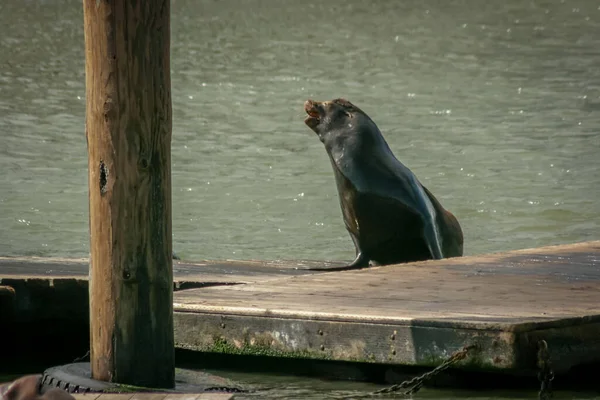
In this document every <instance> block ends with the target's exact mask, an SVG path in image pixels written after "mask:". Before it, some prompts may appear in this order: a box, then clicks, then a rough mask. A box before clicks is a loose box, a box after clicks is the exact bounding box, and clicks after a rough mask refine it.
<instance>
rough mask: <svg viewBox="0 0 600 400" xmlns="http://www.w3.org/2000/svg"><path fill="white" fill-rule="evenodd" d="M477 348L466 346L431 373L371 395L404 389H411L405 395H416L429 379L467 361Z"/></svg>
mask: <svg viewBox="0 0 600 400" xmlns="http://www.w3.org/2000/svg"><path fill="white" fill-rule="evenodd" d="M476 348H477V346H476V345H469V346H465V347H463V348H462V349H460V350H458V351H456V352H454V353H453V354H452V355H451V356H450V357H448V359H447V360H446V361H444V362H443V363H441V364H440V365H438V366H437V367H436V368H434V369H432V370H431V371H429V372H426V373H424V374H423V375H420V376H416V377H414V378H412V379H409V380H406V381H404V382H402V383H399V384H397V385H392V386H390V387H387V388H383V389H380V390H377V391H375V392H373V393H371V395H374V396H379V395H383V394H389V393H396V392H399V391H401V390H403V389H407V388H409V389H408V390H406V391H404V392H402V394H403V395H405V396H410V395H412V394H415V393H417V392H418V391H419V390H420V389H421V387H423V384H424V383H425V382H427V381H428V380H429V379H431V378H433V377H434V376H436V375H437V374H439V373H440V372H442V371H444V370H446V369H448V368H449V367H450V366H451V365H452V364H455V363H457V362H458V361H461V360H463V359H465V358H466V357H467V355H469V352H470V351H472V350H475V349H476Z"/></svg>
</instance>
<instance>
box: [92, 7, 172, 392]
mask: <svg viewBox="0 0 600 400" xmlns="http://www.w3.org/2000/svg"><path fill="white" fill-rule="evenodd" d="M83 8H84V23H85V54H86V66H85V70H86V103H87V107H86V136H87V141H88V152H89V164H88V168H89V201H90V247H91V249H90V280H91V282H90V336H91V368H92V377H93V378H94V379H98V380H103V381H112V382H119V383H126V384H131V385H140V386H149V387H164V388H167V387H173V386H174V374H175V372H174V344H173V342H174V339H173V292H172V288H173V286H172V281H173V265H172V260H171V250H172V243H171V80H170V54H169V52H170V43H169V42H170V25H169V17H170V15H169V14H170V0H146V1H139V0H83Z"/></svg>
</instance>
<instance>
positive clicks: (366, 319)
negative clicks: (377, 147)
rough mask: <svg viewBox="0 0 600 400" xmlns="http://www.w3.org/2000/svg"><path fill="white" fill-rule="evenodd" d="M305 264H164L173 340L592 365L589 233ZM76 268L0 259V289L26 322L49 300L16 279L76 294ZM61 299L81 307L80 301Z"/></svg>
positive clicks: (300, 352) (597, 314) (593, 256)
mask: <svg viewBox="0 0 600 400" xmlns="http://www.w3.org/2000/svg"><path fill="white" fill-rule="evenodd" d="M310 265H323V264H322V263H314V262H313V263H312V264H311V263H309V262H272V263H267V262H258V261H252V262H244V261H236V262H232V261H227V262H220V263H214V262H202V263H195V264H189V263H175V264H174V269H175V288H178V289H180V290H177V291H176V292H175V294H174V310H175V320H174V322H175V341H176V346H177V347H178V348H183V349H191V350H198V351H205V352H217V353H219V352H221V353H230V354H241V355H267V356H274V357H288V358H289V357H292V358H310V359H318V360H340V361H357V362H367V363H380V364H388V365H418V366H434V365H438V364H440V363H441V362H442V361H443V360H445V359H446V358H447V357H448V356H449V355H450V354H452V353H453V352H454V351H456V350H459V349H461V348H463V346H468V345H473V344H474V345H476V346H477V350H476V351H475V352H473V353H472V355H471V356H470V357H468V358H467V359H466V360H465V361H463V362H461V363H460V364H459V365H458V366H459V367H462V368H467V369H474V370H492V371H493V370H495V371H504V372H509V373H513V372H514V373H517V374H523V373H526V374H529V373H534V372H535V371H536V352H537V348H538V343H539V342H540V341H541V340H545V341H546V342H547V343H548V347H549V350H550V355H551V357H552V364H553V367H554V369H555V371H556V372H561V371H567V370H568V369H569V368H571V367H573V366H577V365H581V364H586V363H598V362H600V241H594V242H586V243H579V244H573V245H562V246H553V247H543V248H536V249H526V250H520V251H513V252H507V253H498V254H489V255H484V256H476V257H475V256H474V257H462V258H454V259H445V260H439V261H428V262H421V263H410V264H403V265H394V266H385V267H372V268H367V269H363V270H358V271H344V272H321V271H319V272H318V273H317V272H312V271H309V270H307V269H306V268H307V267H308V266H310ZM86 276H87V261H86V260H62V259H60V260H59V259H31V258H19V259H14V258H0V285H8V286H11V287H13V288H14V289H15V293H16V297H17V300H18V299H19V296H20V292H21V296H23V295H25V293H27V295H28V296H29V299H28V302H24V301H16V304H17V312H25V313H27V312H29V313H30V314H31V315H30V318H34V317H35V315H34V314H35V313H39V312H41V311H40V310H42V309H44V307H46V308H48V307H53V306H55V305H56V304H61V302H58V303H57V302H54V303H53V302H49V301H48V297H47V296H49V295H48V294H46V297H44V299H45V300H44V301H40V302H36V301H35V297H36V296H35V292H32V291H31V290H30V289H27V285H25V283H23V282H30V283H31V282H34V281H35V282H38V284H39V285H42V286H43V284H42V283H40V282H43V281H48V282H49V281H52V282H53V283H52V284H48V285H47V287H46V289H47V290H50V288H54V289H53V290H57V288H60V284H59V283H60V282H63V283H64V282H67V281H69V282H78V285H79V287H80V290H84V289H85V290H87V289H86V285H85V284H86ZM178 282H179V284H178ZM182 283H183V287H182ZM65 285H66V283H65ZM178 285H179V287H178ZM28 290H29V291H28ZM82 293H83V294H81V293H80V296H83V295H84V294H85V293H86V292H85V291H84V292H82ZM63 298H64V299H65V301H64V302H63V303H65V305H64V306H65V307H70V309H71V311H73V312H74V311H75V310H74V309H73V308H74V307H79V308H82V310H79V311H78V312H79V315H87V314H86V312H87V308H86V307H87V303H86V302H85V301H84V299H83V297H82V298H81V302H82V303H78V304H74V303H75V302H73V301H72V300H73V299H72V298H69V297H64V296H63ZM69 299H70V300H69ZM67 302H68V303H69V304H68V305H66V303H67ZM50 303H52V304H50ZM32 304H35V305H36V308H35V310H36V311H35V312H33V311H31V307H32V306H31V305H32ZM27 307H30V309H27ZM19 310H20V311H19ZM61 312H62V313H64V309H62V311H61ZM73 315H74V314H73Z"/></svg>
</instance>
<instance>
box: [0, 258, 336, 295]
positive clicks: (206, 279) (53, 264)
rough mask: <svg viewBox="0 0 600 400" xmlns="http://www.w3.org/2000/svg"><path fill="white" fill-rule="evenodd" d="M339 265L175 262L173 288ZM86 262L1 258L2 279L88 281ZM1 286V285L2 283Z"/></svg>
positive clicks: (266, 277) (244, 280)
mask: <svg viewBox="0 0 600 400" xmlns="http://www.w3.org/2000/svg"><path fill="white" fill-rule="evenodd" d="M340 264H341V263H339V262H323V261H310V260H300V261H280V260H274V261H259V260H244V261H240V260H223V261H214V260H205V261H196V262H185V261H175V260H173V283H174V288H175V289H176V290H177V289H186V288H189V287H203V286H212V285H231V284H241V283H251V282H257V281H262V280H269V279H275V278H280V277H282V276H294V275H304V274H309V273H315V272H316V271H310V270H309V268H311V267H315V266H318V267H323V266H324V267H328V266H336V265H340ZM88 269H89V260H88V259H87V258H78V259H74V258H53V257H0V279H4V280H5V281H8V280H11V279H12V280H15V279H43V280H54V281H60V280H65V279H69V280H72V279H77V280H87V279H88ZM0 283H1V281H0Z"/></svg>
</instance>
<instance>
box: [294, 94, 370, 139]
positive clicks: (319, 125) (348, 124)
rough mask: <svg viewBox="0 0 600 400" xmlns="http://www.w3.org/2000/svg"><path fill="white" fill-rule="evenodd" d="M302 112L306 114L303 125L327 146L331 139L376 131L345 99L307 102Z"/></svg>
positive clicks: (367, 119) (359, 110)
mask: <svg viewBox="0 0 600 400" xmlns="http://www.w3.org/2000/svg"><path fill="white" fill-rule="evenodd" d="M304 111H306V113H307V114H308V116H307V117H306V119H305V120H304V123H305V124H306V125H308V127H309V128H310V129H312V130H313V131H315V133H316V134H317V135H318V136H319V139H320V140H321V142H323V143H325V144H327V142H328V141H329V140H328V139H330V138H331V137H332V136H333V137H340V136H342V137H348V136H352V137H356V136H360V133H361V132H371V131H372V129H373V128H375V130H377V131H378V129H377V127H376V126H375V123H374V122H373V121H372V120H371V118H369V116H368V115H367V114H365V113H364V112H363V111H362V110H361V109H360V108H358V107H356V106H355V105H354V104H352V103H350V102H349V101H348V100H346V99H335V100H330V101H314V100H307V101H306V102H305V103H304Z"/></svg>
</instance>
